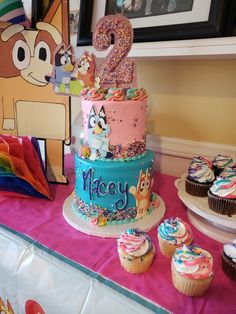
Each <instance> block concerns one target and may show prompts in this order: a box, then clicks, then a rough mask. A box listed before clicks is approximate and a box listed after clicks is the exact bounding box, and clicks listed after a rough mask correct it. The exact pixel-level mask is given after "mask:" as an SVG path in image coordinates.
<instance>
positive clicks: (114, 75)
mask: <svg viewBox="0 0 236 314" xmlns="http://www.w3.org/2000/svg"><path fill="white" fill-rule="evenodd" d="M112 34H113V36H114V43H115V44H114V47H113V48H112V50H111V51H110V52H109V53H108V55H107V57H106V59H105V61H104V62H103V63H102V64H101V66H100V67H99V69H98V73H97V74H98V76H99V77H100V85H101V86H102V87H110V86H115V87H131V86H132V83H134V80H135V75H134V73H135V63H134V61H133V60H130V59H127V58H126V56H127V55H128V53H129V51H130V49H131V46H132V43H133V29H132V26H131V24H130V22H129V20H128V19H127V18H126V17H125V16H123V15H119V14H118V15H107V16H104V17H102V18H101V19H100V20H99V21H98V23H97V25H96V29H95V31H94V33H93V46H94V47H95V48H96V49H97V50H100V51H101V50H106V49H107V48H109V46H110V45H111V39H112Z"/></svg>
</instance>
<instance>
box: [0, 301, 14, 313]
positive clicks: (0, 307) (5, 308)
mask: <svg viewBox="0 0 236 314" xmlns="http://www.w3.org/2000/svg"><path fill="white" fill-rule="evenodd" d="M0 313H1V314H14V311H13V309H12V307H11V304H10V302H9V301H8V300H7V306H5V305H4V303H3V300H2V299H1V298H0Z"/></svg>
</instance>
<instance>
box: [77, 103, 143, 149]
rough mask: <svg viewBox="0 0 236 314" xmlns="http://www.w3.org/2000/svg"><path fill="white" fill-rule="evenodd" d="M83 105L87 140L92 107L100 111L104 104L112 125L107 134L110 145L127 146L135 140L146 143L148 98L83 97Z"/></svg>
mask: <svg viewBox="0 0 236 314" xmlns="http://www.w3.org/2000/svg"><path fill="white" fill-rule="evenodd" d="M81 106H82V115H83V128H84V141H85V142H87V141H88V118H89V114H90V112H91V110H92V107H93V110H94V111H95V112H96V113H98V112H99V111H100V110H101V108H102V106H103V108H104V111H105V114H106V120H107V124H108V125H109V127H110V133H109V134H108V135H107V137H108V139H109V144H110V145H121V146H122V147H126V148H127V147H128V146H129V145H130V144H132V143H134V142H142V143H144V144H145V138H146V111H147V99H144V100H124V101H109V100H99V101H94V100H85V99H82V100H81ZM141 153H142V152H141ZM138 154H139V153H137V155H138Z"/></svg>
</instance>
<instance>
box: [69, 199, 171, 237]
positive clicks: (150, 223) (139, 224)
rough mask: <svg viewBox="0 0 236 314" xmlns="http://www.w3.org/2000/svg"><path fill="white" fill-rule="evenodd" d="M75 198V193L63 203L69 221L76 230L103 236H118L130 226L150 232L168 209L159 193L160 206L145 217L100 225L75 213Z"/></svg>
mask: <svg viewBox="0 0 236 314" xmlns="http://www.w3.org/2000/svg"><path fill="white" fill-rule="evenodd" d="M73 198H74V193H72V194H71V195H69V196H68V197H67V198H66V200H65V202H64V205H63V216H64V218H65V220H66V221H67V223H68V224H69V225H71V226H72V227H73V228H75V229H76V230H79V231H81V232H83V233H86V234H89V235H93V236H97V237H103V238H118V237H119V236H120V234H121V232H124V231H125V230H126V229H129V228H138V229H141V230H142V231H144V232H148V231H149V230H151V229H152V228H154V227H156V226H157V225H158V224H159V223H160V222H161V220H162V219H163V218H164V215H165V211H166V207H165V203H164V201H163V200H162V198H161V197H160V196H159V195H157V198H158V200H159V203H160V204H159V206H158V207H156V208H155V209H154V210H153V211H152V212H151V213H150V214H149V215H147V216H145V217H143V218H142V219H140V220H138V221H136V222H131V223H125V224H117V225H107V226H105V227H104V226H100V227H99V226H96V225H92V224H91V223H90V222H89V221H86V220H84V219H82V218H80V217H79V216H77V215H76V214H75V213H74V211H73V210H72V206H71V204H72V201H73Z"/></svg>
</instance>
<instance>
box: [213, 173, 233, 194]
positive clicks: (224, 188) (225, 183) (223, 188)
mask: <svg viewBox="0 0 236 314" xmlns="http://www.w3.org/2000/svg"><path fill="white" fill-rule="evenodd" d="M210 191H211V193H212V194H213V195H216V196H219V197H223V198H230V199H236V181H235V180H230V179H221V178H219V177H218V178H217V180H215V181H214V183H213V185H212V186H211V188H210Z"/></svg>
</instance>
